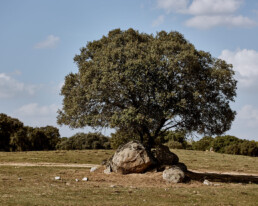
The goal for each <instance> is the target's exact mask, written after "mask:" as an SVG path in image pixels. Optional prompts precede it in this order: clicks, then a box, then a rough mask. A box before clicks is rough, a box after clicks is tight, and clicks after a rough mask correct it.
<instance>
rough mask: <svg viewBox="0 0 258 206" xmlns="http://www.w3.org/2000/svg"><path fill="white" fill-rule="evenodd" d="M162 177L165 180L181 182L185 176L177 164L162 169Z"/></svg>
mask: <svg viewBox="0 0 258 206" xmlns="http://www.w3.org/2000/svg"><path fill="white" fill-rule="evenodd" d="M162 176H163V179H164V180H166V181H167V182H171V183H179V182H182V181H183V180H184V178H185V173H184V172H183V171H182V170H181V168H179V167H177V166H172V167H171V168H169V169H165V170H164V171H163V174H162Z"/></svg>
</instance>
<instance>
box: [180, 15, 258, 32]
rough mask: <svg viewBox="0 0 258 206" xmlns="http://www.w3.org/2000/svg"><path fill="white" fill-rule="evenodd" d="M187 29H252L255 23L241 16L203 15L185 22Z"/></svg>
mask: <svg viewBox="0 0 258 206" xmlns="http://www.w3.org/2000/svg"><path fill="white" fill-rule="evenodd" d="M185 25H186V26H188V27H194V28H198V29H209V28H212V27H216V26H228V27H252V26H255V25H256V23H255V22H254V21H252V20H251V19H249V18H247V17H243V16H233V15H214V16H209V15H204V16H194V17H192V18H190V19H188V20H187V21H186V22H185Z"/></svg>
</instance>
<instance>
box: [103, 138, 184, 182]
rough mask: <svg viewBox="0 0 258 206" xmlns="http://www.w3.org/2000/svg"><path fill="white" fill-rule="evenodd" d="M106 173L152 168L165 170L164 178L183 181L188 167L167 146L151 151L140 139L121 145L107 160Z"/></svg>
mask: <svg viewBox="0 0 258 206" xmlns="http://www.w3.org/2000/svg"><path fill="white" fill-rule="evenodd" d="M105 166H106V169H105V170H104V173H106V174H109V173H111V172H116V173H121V174H129V173H143V172H146V171H148V170H151V169H156V170H157V171H163V179H164V180H166V181H168V182H173V183H177V182H182V181H183V180H184V178H185V172H186V171H187V168H186V166H185V164H183V163H179V158H178V156H177V155H176V154H174V153H172V152H171V151H170V150H169V148H168V147H167V146H164V145H158V146H157V147H156V148H154V149H153V150H152V151H151V152H148V150H147V149H146V148H145V147H144V146H143V145H142V144H141V143H140V142H138V141H131V142H128V143H127V144H125V145H122V146H120V147H119V148H118V149H117V151H116V152H115V154H114V155H113V156H112V157H111V158H110V159H109V160H107V161H106V162H105Z"/></svg>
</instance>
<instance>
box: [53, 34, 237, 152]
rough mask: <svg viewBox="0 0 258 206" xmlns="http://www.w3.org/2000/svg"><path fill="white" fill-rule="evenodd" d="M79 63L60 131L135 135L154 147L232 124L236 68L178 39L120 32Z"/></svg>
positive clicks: (68, 86)
mask: <svg viewBox="0 0 258 206" xmlns="http://www.w3.org/2000/svg"><path fill="white" fill-rule="evenodd" d="M74 61H75V62H76V63H77V66H78V68H79V71H78V73H70V74H69V75H67V76H66V77H65V84H64V86H63V87H62V90H61V95H63V96H64V99H63V108H62V110H59V114H58V118H57V119H58V123H59V124H65V125H70V127H72V128H81V127H85V126H91V127H110V128H115V129H121V130H124V131H131V130H133V132H134V133H135V134H137V135H138V136H139V137H140V140H141V142H144V141H145V139H146V140H147V146H148V147H149V148H151V147H152V146H154V144H155V139H156V138H157V137H158V136H159V135H161V134H162V133H163V132H165V131H167V130H169V129H171V128H173V129H178V130H185V131H188V132H192V131H196V132H198V133H201V134H202V133H205V134H222V133H223V132H225V131H227V130H228V129H229V128H230V126H231V122H232V121H233V120H234V117H235V112H234V111H232V110H231V108H230V105H229V104H230V102H231V101H234V97H235V96H236V80H235V79H234V77H233V75H234V71H233V70H232V65H230V64H227V63H226V62H225V61H223V60H221V59H217V58H214V57H212V56H211V55H210V54H209V53H207V52H204V51H198V50H196V49H195V47H194V46H193V45H192V44H191V43H189V42H188V41H187V40H186V39H185V38H184V37H183V35H182V34H180V33H178V32H169V33H167V32H165V31H161V32H158V33H157V34H156V35H149V34H145V33H139V32H138V31H135V30H133V29H128V30H126V31H122V30H120V29H115V30H112V31H110V32H109V34H108V35H107V36H103V37H102V38H101V39H100V40H97V41H92V42H88V43H87V45H86V47H83V48H81V53H80V54H79V55H76V56H75V57H74Z"/></svg>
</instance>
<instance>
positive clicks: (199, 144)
mask: <svg viewBox="0 0 258 206" xmlns="http://www.w3.org/2000/svg"><path fill="white" fill-rule="evenodd" d="M213 140H214V139H213V138H212V137H209V136H205V137H203V138H202V139H200V140H199V141H196V142H193V143H192V148H193V149H194V150H201V151H205V150H209V149H210V148H211V145H212V143H213Z"/></svg>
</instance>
